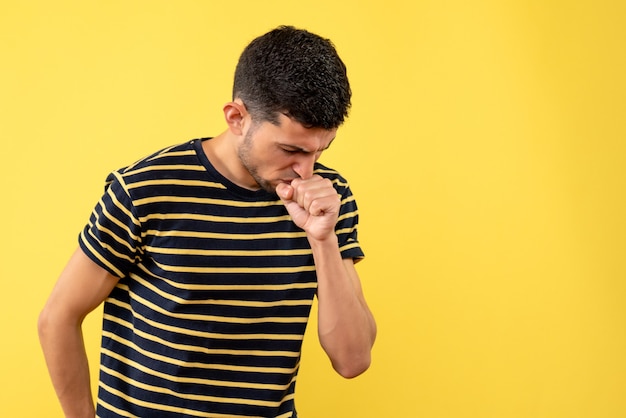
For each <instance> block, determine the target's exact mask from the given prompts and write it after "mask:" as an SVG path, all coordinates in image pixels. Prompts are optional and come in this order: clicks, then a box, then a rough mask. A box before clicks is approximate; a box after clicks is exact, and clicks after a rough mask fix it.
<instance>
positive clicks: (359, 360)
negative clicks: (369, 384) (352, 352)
mask: <svg viewBox="0 0 626 418" xmlns="http://www.w3.org/2000/svg"><path fill="white" fill-rule="evenodd" d="M371 363H372V357H371V355H370V353H369V352H368V353H367V354H365V355H361V356H354V357H351V358H350V359H348V360H346V361H342V362H337V363H333V368H334V369H335V371H336V372H337V373H338V374H339V375H340V376H341V377H343V378H345V379H354V378H355V377H357V376H360V375H361V374H363V373H365V371H366V370H367V369H369V367H370V365H371Z"/></svg>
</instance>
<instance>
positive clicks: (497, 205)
mask: <svg viewBox="0 0 626 418" xmlns="http://www.w3.org/2000/svg"><path fill="white" fill-rule="evenodd" d="M625 4H626V3H624V2H623V1H621V0H615V1H612V2H611V1H602V0H583V1H576V0H571V1H550V0H543V1H542V0H534V1H511V2H507V1H504V2H503V1H496V0H493V1H488V0H478V1H465V0H429V1H425V0H411V1H408V0H407V1H398V0H386V1H376V2H375V1H362V2H360V1H354V0H351V1H337V0H315V1H297V2H294V1H276V0H264V1H256V0H255V1H238V2H218V1H210V0H205V1H185V0H183V1H160V0H157V1H155V0H150V1H147V0H141V1H120V0H112V1H54V2H51V1H28V2H26V1H25V2H19V1H9V2H3V4H2V6H1V7H0V60H1V61H0V137H1V140H2V148H1V150H2V151H1V153H2V164H1V165H0V170H2V172H1V173H0V181H1V183H0V185H1V196H2V205H0V219H2V228H1V231H2V235H1V238H2V239H1V241H0V245H1V248H0V250H1V251H0V254H1V255H0V256H1V262H0V271H1V279H2V292H1V295H2V296H1V297H2V301H1V303H0V309H1V310H2V311H1V312H0V321H1V326H2V328H1V330H2V343H1V344H0V379H1V380H0V381H1V388H0V416H1V417H11V418H16V417H37V418H39V417H61V412H60V409H59V407H58V406H57V402H56V398H55V396H54V393H53V390H52V386H51V385H50V383H49V380H48V376H47V372H46V369H45V365H44V362H43V358H42V355H41V352H40V349H39V345H38V341H37V337H36V318H37V315H38V312H39V309H40V308H41V307H42V305H43V303H44V301H45V299H46V297H47V295H48V293H49V292H50V290H51V287H52V285H53V283H54V281H55V280H56V277H57V275H58V273H59V271H60V270H61V269H62V267H63V265H64V264H65V261H66V260H67V258H68V257H69V255H70V253H71V252H72V250H73V249H74V248H75V246H76V236H77V233H78V231H79V230H80V229H81V228H82V226H83V224H84V223H85V222H86V220H87V217H88V216H89V213H90V211H91V209H92V207H93V205H94V203H95V202H96V199H97V198H98V197H99V195H100V193H101V191H102V187H103V180H104V178H105V176H106V174H107V173H108V172H109V171H110V170H112V169H115V168H118V167H120V166H122V165H125V164H128V163H130V162H132V161H134V160H135V159H137V158H139V157H141V156H143V155H145V154H147V153H148V152H151V151H153V150H156V149H158V148H159V147H162V146H166V145H170V144H174V143H178V142H183V141H185V140H187V139H190V138H193V137H198V136H206V135H214V134H217V133H219V132H221V130H222V129H223V128H224V124H223V122H222V116H221V106H222V104H223V103H225V102H226V101H228V100H229V97H230V86H231V78H232V73H233V69H234V66H235V62H236V59H237V57H238V55H239V53H240V52H241V50H242V48H243V47H244V46H245V45H246V44H247V42H249V41H250V40H251V39H252V38H253V37H255V36H257V35H259V34H261V33H263V32H265V31H266V30H269V29H270V28H272V27H274V26H277V25H279V24H292V25H296V26H300V27H305V28H308V29H310V30H312V31H314V32H318V33H320V34H322V35H324V36H327V37H330V38H331V39H333V41H334V42H335V44H336V46H337V48H338V50H339V52H340V54H341V55H342V56H343V57H344V60H345V61H346V63H347V65H348V69H349V75H350V77H351V81H352V86H353V90H354V97H353V111H352V115H351V117H350V119H349V121H348V122H347V123H346V125H345V127H344V128H342V129H341V130H340V133H339V137H338V139H337V141H335V143H334V145H333V147H332V148H331V150H329V151H328V153H327V155H325V156H324V157H323V161H324V162H325V163H327V164H329V165H331V166H334V167H335V168H337V169H339V170H340V171H342V173H343V174H344V175H345V176H346V177H347V178H348V179H349V180H350V182H351V184H352V187H353V190H354V192H355V193H356V195H357V197H358V201H359V204H360V209H361V230H360V233H361V241H362V244H363V246H364V248H365V250H366V253H367V259H366V261H364V262H362V263H361V264H360V265H359V271H360V274H361V276H362V280H363V283H364V287H365V291H366V294H367V297H368V299H369V301H370V303H371V307H372V309H373V310H374V312H375V314H376V316H377V319H378V324H379V328H380V330H379V338H378V341H377V343H376V347H375V351H374V364H373V366H372V368H371V369H370V371H368V372H367V373H366V374H365V375H363V376H362V377H359V378H357V379H356V380H351V381H344V380H342V379H341V378H339V377H338V376H336V375H334V372H332V370H331V368H330V365H329V364H328V361H327V360H326V358H325V357H324V355H323V353H322V351H321V349H320V348H319V346H318V343H317V340H316V336H315V333H314V332H309V333H308V334H307V338H306V342H305V350H304V363H303V366H302V370H301V375H300V378H299V381H298V398H297V402H298V406H299V409H300V411H301V415H302V417H304V418H313V417H315V418H345V417H373V418H379V417H383V418H386V417H406V418H418V417H420V418H421V417H425V418H450V417H454V418H485V417H492V418H514V417H529V418H530V417H532V418H543V417H545V418H572V417H576V418H578V417H580V418H583V417H584V418H598V417H607V418H614V417H625V416H626V304H625V303H624V299H625V296H626V282H625V279H626V261H625V260H626V222H625V220H624V214H625V213H626V199H625V197H624V191H625V186H626V184H625V183H626V168H625V167H626V161H625V160H626V144H625V142H626V127H625V125H626V124H625V111H626V99H625V97H626V82H625V74H626V58H625V49H624V45H625V41H626V25H625V24H624V22H625V21H626V6H625ZM99 315H100V313H99V312H96V313H95V314H94V315H92V316H90V317H89V318H88V320H87V322H86V326H85V328H86V331H85V334H86V339H87V344H88V347H89V355H90V359H91V361H92V369H93V374H94V377H95V374H96V373H97V364H96V363H97V359H98V347H99V334H98V328H99V321H100V318H99ZM312 325H314V324H312ZM312 330H314V328H313V327H310V328H309V331H312ZM94 380H95V379H94ZM94 389H95V381H94Z"/></svg>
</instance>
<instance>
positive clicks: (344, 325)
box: [311, 242, 376, 378]
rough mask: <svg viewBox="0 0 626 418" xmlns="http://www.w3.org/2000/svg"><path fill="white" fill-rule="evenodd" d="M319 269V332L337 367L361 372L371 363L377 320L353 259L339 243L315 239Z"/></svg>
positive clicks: (348, 372) (351, 372) (352, 374)
mask: <svg viewBox="0 0 626 418" xmlns="http://www.w3.org/2000/svg"><path fill="white" fill-rule="evenodd" d="M311 247H312V248H313V257H314V258H315V266H316V270H317V283H318V287H317V298H318V302H319V304H318V334H319V339H320V343H321V345H322V347H323V348H324V351H326V353H327V354H328V356H329V358H330V360H331V362H332V364H333V367H334V369H335V370H336V371H337V372H338V373H339V374H340V375H342V376H343V377H346V378H351V377H355V376H358V375H359V374H361V373H363V372H364V371H365V370H367V369H368V368H369V366H370V363H371V349H372V346H373V345H374V340H375V339H376V322H375V320H374V316H373V315H372V313H371V311H370V310H369V308H368V306H367V303H366V301H365V296H364V295H363V291H362V288H361V282H360V280H359V276H358V274H357V272H356V269H355V268H354V262H353V260H352V259H345V260H342V259H341V256H340V253H339V248H338V246H337V244H334V245H333V244H332V243H324V242H315V243H312V245H311Z"/></svg>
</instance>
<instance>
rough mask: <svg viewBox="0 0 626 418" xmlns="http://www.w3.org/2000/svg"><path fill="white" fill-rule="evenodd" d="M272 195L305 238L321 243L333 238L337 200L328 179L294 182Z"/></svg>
mask: <svg viewBox="0 0 626 418" xmlns="http://www.w3.org/2000/svg"><path fill="white" fill-rule="evenodd" d="M276 193H277V194H278V197H280V199H281V200H282V202H283V204H284V205H285V207H286V208H287V211H288V212H289V214H290V215H291V218H292V219H293V221H294V223H295V224H296V225H298V226H299V227H300V228H302V229H304V231H305V232H306V234H307V237H308V238H309V239H314V240H319V241H323V240H325V239H328V238H329V237H333V236H335V225H336V224H337V217H338V216H339V208H340V206H341V199H340V197H339V195H338V194H337V191H336V190H335V188H334V187H333V184H332V182H331V181H330V180H329V179H325V178H323V177H320V176H318V175H314V176H313V177H311V178H309V179H306V180H305V179H294V180H293V181H292V182H291V184H286V183H281V184H279V185H278V186H277V187H276Z"/></svg>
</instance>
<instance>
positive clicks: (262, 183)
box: [237, 125, 276, 194]
mask: <svg viewBox="0 0 626 418" xmlns="http://www.w3.org/2000/svg"><path fill="white" fill-rule="evenodd" d="M255 130H256V126H254V125H253V126H251V127H250V129H248V132H246V136H245V137H244V138H243V144H242V145H241V146H240V147H239V149H238V150H237V156H238V157H239V161H241V164H242V165H243V166H244V168H245V169H246V170H248V173H250V176H252V178H253V179H254V181H256V183H257V184H258V185H259V187H260V188H261V189H263V190H265V191H266V192H268V193H274V194H275V193H276V186H275V185H273V184H272V183H270V181H268V180H266V179H264V178H263V177H261V175H260V174H259V164H258V163H257V162H255V161H254V157H253V154H254V152H253V150H252V148H253V141H252V135H253V134H254V131H255Z"/></svg>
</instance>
